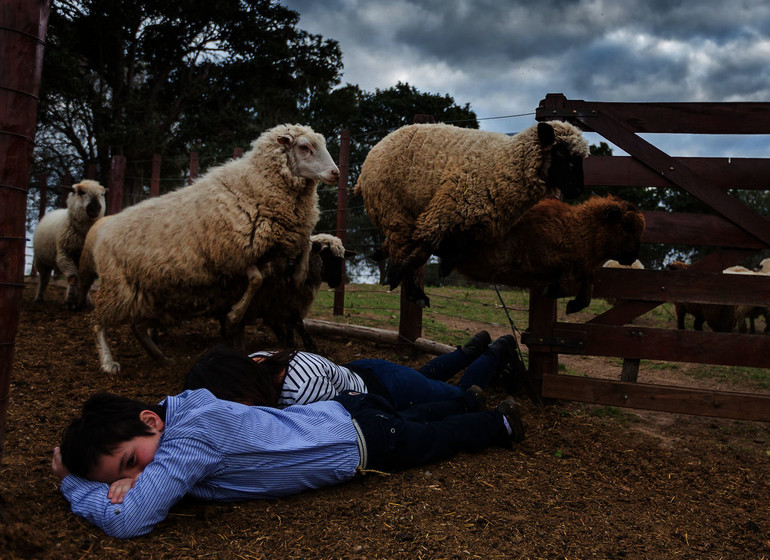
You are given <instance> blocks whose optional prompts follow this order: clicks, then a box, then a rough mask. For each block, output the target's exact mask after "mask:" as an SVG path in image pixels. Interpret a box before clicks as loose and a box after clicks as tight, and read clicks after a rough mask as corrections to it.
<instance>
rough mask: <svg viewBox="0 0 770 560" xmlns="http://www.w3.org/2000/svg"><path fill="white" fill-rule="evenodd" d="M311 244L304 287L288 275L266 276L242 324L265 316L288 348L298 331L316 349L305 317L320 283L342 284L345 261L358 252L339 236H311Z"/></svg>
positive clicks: (332, 286)
mask: <svg viewBox="0 0 770 560" xmlns="http://www.w3.org/2000/svg"><path fill="white" fill-rule="evenodd" d="M310 244H311V249H310V257H309V262H308V273H307V278H306V279H305V282H304V283H303V284H302V286H300V287H299V288H297V287H296V286H295V285H294V282H293V281H292V280H291V278H290V277H289V276H288V275H283V276H282V275H277V274H276V275H272V276H270V277H268V278H265V282H264V283H263V284H262V288H261V289H260V290H259V292H258V293H257V294H256V295H255V296H254V299H253V300H252V301H251V305H250V306H249V309H248V311H247V312H246V317H245V318H244V320H243V322H242V323H241V325H246V324H252V323H253V322H254V321H255V320H256V319H262V321H263V323H264V324H266V325H267V326H269V327H270V328H271V329H272V331H273V332H274V333H275V336H276V338H277V339H278V342H279V343H280V344H281V345H282V346H284V347H286V348H291V347H293V346H294V331H296V332H297V334H299V335H300V337H301V338H302V342H303V344H304V346H305V348H306V349H308V350H309V351H311V352H315V351H316V346H315V343H314V342H313V339H312V337H311V336H310V334H308V332H307V331H306V330H305V326H304V323H303V319H304V318H305V317H306V316H307V314H308V311H310V307H311V306H312V304H313V301H315V298H316V295H317V294H318V290H319V289H320V287H321V284H323V283H324V282H325V283H326V284H327V285H328V286H329V287H330V288H336V287H337V286H339V285H340V284H341V283H342V280H343V278H342V263H343V260H344V259H345V258H346V257H350V256H352V255H355V253H354V252H353V251H348V250H347V249H345V246H344V245H343V244H342V240H341V239H340V238H339V237H336V236H334V235H329V234H326V233H319V234H315V235H312V236H311V237H310ZM241 337H242V333H239V335H237V336H236V339H237V340H238V342H237V344H239V345H241V346H242V340H240V339H241Z"/></svg>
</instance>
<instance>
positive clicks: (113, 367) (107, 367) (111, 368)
mask: <svg viewBox="0 0 770 560" xmlns="http://www.w3.org/2000/svg"><path fill="white" fill-rule="evenodd" d="M101 369H102V373H106V374H107V375H117V374H119V373H120V364H119V363H118V362H110V363H106V364H102V368H101Z"/></svg>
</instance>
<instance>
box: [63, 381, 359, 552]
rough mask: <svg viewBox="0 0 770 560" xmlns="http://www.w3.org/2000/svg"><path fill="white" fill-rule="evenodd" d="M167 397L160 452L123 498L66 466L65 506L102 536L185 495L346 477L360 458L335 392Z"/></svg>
mask: <svg viewBox="0 0 770 560" xmlns="http://www.w3.org/2000/svg"><path fill="white" fill-rule="evenodd" d="M165 402H166V422H165V427H164V429H163V433H162V435H161V438H160V441H159V444H158V451H157V452H156V454H155V457H154V459H153V461H152V462H151V463H150V464H149V465H147V467H146V468H145V469H144V472H142V474H140V475H139V477H138V478H137V480H136V485H135V486H134V488H132V489H131V490H129V491H128V492H127V493H126V496H125V498H124V500H123V503H122V504H111V503H110V501H109V499H108V498H107V491H108V490H109V485H108V484H104V483H99V482H93V481H89V480H85V479H83V478H80V477H76V476H74V475H70V476H67V477H66V478H65V479H64V480H63V481H62V485H61V490H62V493H63V494H64V496H65V497H66V498H67V500H68V501H69V502H70V504H71V506H72V511H73V513H75V514H77V515H80V516H82V517H85V518H86V519H88V520H89V521H91V522H92V523H94V524H95V525H97V526H99V527H101V528H102V529H103V530H104V531H105V532H106V533H107V534H108V535H111V536H114V537H119V538H128V537H134V536H137V535H143V534H145V533H148V532H150V531H151V530H152V528H153V527H154V526H155V524H157V523H159V522H160V521H162V520H163V519H165V518H166V516H167V515H168V511H169V509H170V508H171V507H172V506H173V505H174V504H175V503H176V502H178V501H179V500H180V499H181V498H182V497H183V496H185V495H186V494H190V495H192V496H195V497H197V498H202V499H206V500H222V501H233V500H244V499H250V498H276V497H280V496H285V495H288V494H294V493H297V492H301V491H303V490H307V489H311V488H320V487H322V486H328V485H331V484H336V483H339V482H342V481H345V480H348V479H350V478H352V477H353V476H354V475H355V473H356V468H357V467H358V465H359V461H360V459H361V454H360V452H359V447H358V439H357V435H356V428H355V426H354V424H353V421H352V419H351V417H350V414H349V413H348V412H347V410H345V408H344V407H343V406H342V405H341V404H340V403H338V402H336V401H325V402H319V403H316V404H313V405H308V406H295V407H289V408H286V409H284V410H279V409H275V408H263V407H257V406H245V405H242V404H238V403H234V402H230V401H223V400H219V399H216V398H215V397H214V396H213V395H212V394H211V393H210V392H209V391H208V390H206V389H199V390H196V391H185V392H184V393H182V394H180V395H177V396H171V397H168V398H167V399H166V401H165Z"/></svg>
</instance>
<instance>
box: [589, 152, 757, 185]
mask: <svg viewBox="0 0 770 560" xmlns="http://www.w3.org/2000/svg"><path fill="white" fill-rule="evenodd" d="M671 159H672V160H673V161H674V162H675V163H679V164H682V165H685V166H687V167H688V168H689V169H691V170H692V171H693V173H696V174H697V175H699V176H701V177H706V178H707V179H708V181H709V182H710V183H711V184H712V185H714V186H716V187H718V188H720V189H722V190H724V189H733V188H735V189H748V190H754V189H761V190H764V189H767V188H769V187H770V158H696V157H673V158H671ZM583 171H584V174H585V184H586V185H589V186H609V187H637V186H638V187H645V188H648V187H658V188H664V187H667V188H676V185H675V184H674V183H672V182H671V181H670V180H669V179H668V178H666V177H665V176H663V175H661V174H659V173H656V172H654V171H653V170H652V169H650V168H649V167H647V166H646V165H644V164H643V163H642V162H640V161H639V160H637V159H636V158H633V157H631V156H589V157H588V158H586V159H585V160H584V162H583Z"/></svg>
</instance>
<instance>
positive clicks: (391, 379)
mask: <svg viewBox="0 0 770 560" xmlns="http://www.w3.org/2000/svg"><path fill="white" fill-rule="evenodd" d="M498 362H499V359H498V357H497V356H495V354H494V353H492V352H491V351H489V350H486V351H485V352H484V353H483V354H482V355H481V356H480V357H478V358H477V359H476V360H474V361H473V362H472V363H470V364H469V363H468V359H467V357H466V356H465V354H464V353H463V352H462V351H460V350H455V351H454V352H449V353H448V354H444V355H443V356H438V357H436V358H434V359H432V360H431V361H430V362H428V363H427V364H425V365H424V366H423V367H422V368H420V370H419V371H417V370H415V369H412V368H410V367H408V366H402V365H400V364H396V363H393V362H389V361H387V360H377V359H365V360H355V361H353V362H350V363H348V364H345V366H346V367H349V368H351V369H352V370H354V371H356V372H361V373H362V376H363V377H364V381H366V377H367V376H366V375H365V374H368V375H371V376H374V377H375V378H376V379H377V381H379V383H380V384H381V385H382V387H384V388H385V390H386V391H387V393H388V394H387V398H388V400H389V401H390V402H391V403H392V404H393V406H394V407H395V408H396V409H397V410H403V409H405V408H408V407H410V406H413V405H415V404H422V403H429V402H436V401H446V400H451V399H456V398H458V397H461V396H462V395H463V394H464V392H465V390H466V389H468V387H470V386H471V385H478V386H479V387H481V388H482V389H486V388H487V386H488V385H489V382H490V380H491V379H492V376H493V375H494V373H495V371H496V370H497V365H498ZM463 368H466V369H465V372H464V373H463V375H462V377H461V378H460V380H459V381H458V383H457V385H450V384H449V383H447V382H446V381H447V380H448V379H451V378H452V377H453V376H454V375H455V374H457V373H458V372H459V371H461V370H462V369H463Z"/></svg>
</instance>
